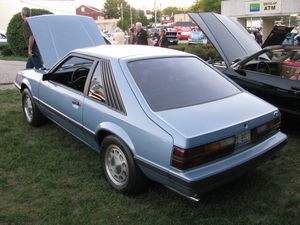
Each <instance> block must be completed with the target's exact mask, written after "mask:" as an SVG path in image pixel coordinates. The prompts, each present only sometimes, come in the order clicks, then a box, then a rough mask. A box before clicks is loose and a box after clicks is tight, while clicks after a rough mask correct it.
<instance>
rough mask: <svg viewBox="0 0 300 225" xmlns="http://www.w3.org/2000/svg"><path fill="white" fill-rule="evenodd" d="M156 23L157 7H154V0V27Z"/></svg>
mask: <svg viewBox="0 0 300 225" xmlns="http://www.w3.org/2000/svg"><path fill="white" fill-rule="evenodd" d="M156 23H157V7H156V0H154V27H155V28H156Z"/></svg>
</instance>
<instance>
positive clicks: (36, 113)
mask: <svg viewBox="0 0 300 225" xmlns="http://www.w3.org/2000/svg"><path fill="white" fill-rule="evenodd" d="M22 109H23V114H24V117H25V120H26V121H27V123H28V124H30V125H31V126H40V125H42V124H44V123H45V122H46V118H45V116H44V115H43V114H42V113H41V112H40V110H39V108H38V107H37V106H36V104H35V103H34V101H33V98H32V95H31V93H30V91H29V90H28V89H27V88H26V89H24V90H23V92H22Z"/></svg>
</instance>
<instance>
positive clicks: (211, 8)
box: [190, 0, 221, 13]
mask: <svg viewBox="0 0 300 225" xmlns="http://www.w3.org/2000/svg"><path fill="white" fill-rule="evenodd" d="M190 10H191V11H192V12H215V13H221V0H196V1H195V2H194V4H193V5H192V6H191V8H190Z"/></svg>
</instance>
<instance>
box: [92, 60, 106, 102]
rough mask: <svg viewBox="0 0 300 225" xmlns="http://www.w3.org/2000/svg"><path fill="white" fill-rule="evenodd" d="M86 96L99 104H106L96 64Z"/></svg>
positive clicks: (99, 72)
mask: <svg viewBox="0 0 300 225" xmlns="http://www.w3.org/2000/svg"><path fill="white" fill-rule="evenodd" d="M88 96H89V97H91V98H94V99H96V100H98V101H100V102H106V98H105V92H104V83H103V78H102V72H101V64H100V63H98V64H97V66H96V69H95V71H94V74H93V77H92V79H91V83H90V87H89V93H88Z"/></svg>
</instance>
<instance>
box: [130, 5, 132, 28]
mask: <svg viewBox="0 0 300 225" xmlns="http://www.w3.org/2000/svg"><path fill="white" fill-rule="evenodd" d="M130 27H132V10H131V5H130Z"/></svg>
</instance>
